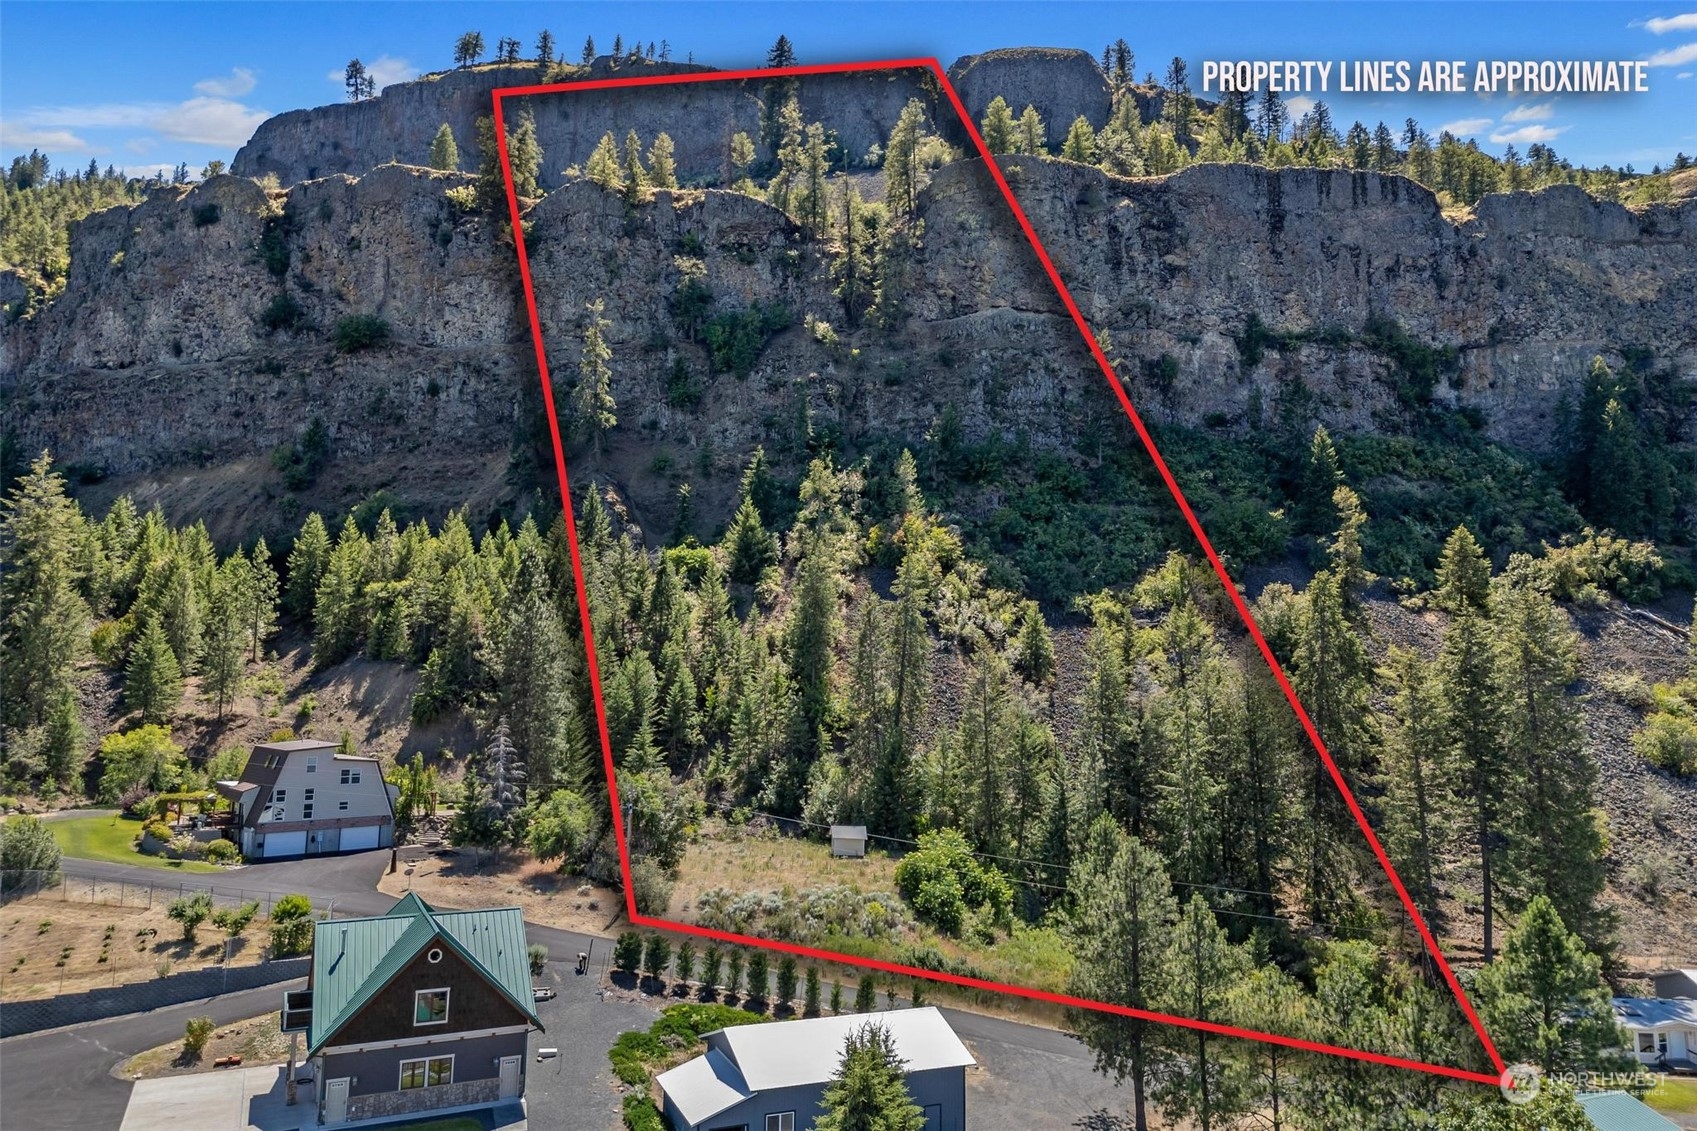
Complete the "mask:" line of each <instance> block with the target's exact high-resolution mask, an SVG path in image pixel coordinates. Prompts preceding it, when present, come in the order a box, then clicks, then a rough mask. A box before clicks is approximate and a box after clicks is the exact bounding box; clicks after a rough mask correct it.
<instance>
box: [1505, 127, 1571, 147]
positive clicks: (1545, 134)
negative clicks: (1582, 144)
mask: <svg viewBox="0 0 1697 1131" xmlns="http://www.w3.org/2000/svg"><path fill="white" fill-rule="evenodd" d="M1568 128H1569V127H1567V126H1521V127H1520V128H1519V129H1515V130H1509V129H1501V130H1497V131H1495V132H1494V133H1492V134H1491V140H1492V141H1493V142H1495V143H1496V144H1498V145H1532V144H1537V143H1539V142H1551V141H1554V140H1556V138H1558V137H1560V136H1561V135H1562V134H1563V133H1565V132H1566V131H1567V130H1568Z"/></svg>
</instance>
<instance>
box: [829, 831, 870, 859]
mask: <svg viewBox="0 0 1697 1131" xmlns="http://www.w3.org/2000/svg"><path fill="white" fill-rule="evenodd" d="M831 855H832V856H865V855H866V826H865V825H832V826H831Z"/></svg>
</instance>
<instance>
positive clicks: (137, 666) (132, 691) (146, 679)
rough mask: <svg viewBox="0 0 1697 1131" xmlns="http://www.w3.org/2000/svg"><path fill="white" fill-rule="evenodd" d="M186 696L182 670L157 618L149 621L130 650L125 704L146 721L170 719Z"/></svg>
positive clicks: (126, 669)
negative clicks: (139, 713) (138, 712)
mask: <svg viewBox="0 0 1697 1131" xmlns="http://www.w3.org/2000/svg"><path fill="white" fill-rule="evenodd" d="M182 698H183V670H182V667H181V665H180V664H178V662H177V657H176V654H175V653H173V652H172V651H171V645H170V642H169V641H167V640H166V639H165V631H164V629H162V628H160V627H159V622H158V621H157V620H150V621H148V622H147V624H146V625H145V626H144V627H143V628H142V630H141V635H140V636H138V637H137V638H136V643H135V647H134V648H132V649H131V650H130V662H129V665H128V666H127V667H126V668H125V669H124V703H125V705H126V706H128V707H130V708H131V709H132V710H137V711H140V712H141V718H142V721H143V722H145V723H163V722H165V721H167V720H168V719H170V717H171V715H172V713H173V712H175V711H176V709H177V704H178V703H180V702H182Z"/></svg>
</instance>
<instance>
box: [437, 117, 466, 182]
mask: <svg viewBox="0 0 1697 1131" xmlns="http://www.w3.org/2000/svg"><path fill="white" fill-rule="evenodd" d="M430 167H431V168H432V169H437V170H440V171H442V172H444V173H457V172H459V171H460V147H459V146H458V145H456V144H455V143H454V131H453V129H452V128H450V127H449V125H448V123H447V122H443V123H442V125H441V126H440V127H439V128H438V129H437V130H436V136H435V137H434V138H433V139H432V140H431V142H430Z"/></svg>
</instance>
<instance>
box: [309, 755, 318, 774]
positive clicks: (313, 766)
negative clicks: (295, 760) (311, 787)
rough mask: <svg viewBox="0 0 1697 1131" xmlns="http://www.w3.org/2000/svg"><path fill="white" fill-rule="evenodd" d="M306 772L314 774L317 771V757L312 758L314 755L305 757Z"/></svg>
mask: <svg viewBox="0 0 1697 1131" xmlns="http://www.w3.org/2000/svg"><path fill="white" fill-rule="evenodd" d="M306 772H307V773H309V774H316V773H317V772H318V759H317V758H314V757H308V758H307V760H306Z"/></svg>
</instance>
